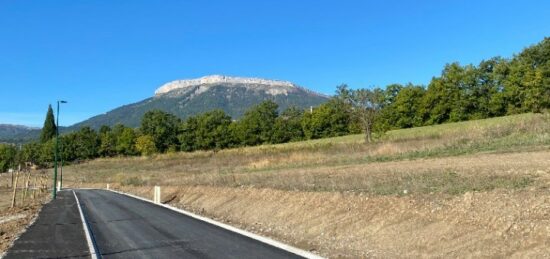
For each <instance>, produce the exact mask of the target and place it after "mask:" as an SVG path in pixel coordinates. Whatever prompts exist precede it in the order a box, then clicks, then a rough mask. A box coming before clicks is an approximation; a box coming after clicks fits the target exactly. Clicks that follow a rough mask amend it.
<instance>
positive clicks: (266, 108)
mask: <svg viewBox="0 0 550 259" xmlns="http://www.w3.org/2000/svg"><path fill="white" fill-rule="evenodd" d="M277 108H278V105H277V103H275V102H273V101H271V100H267V101H263V102H262V103H260V104H258V105H256V106H253V107H251V108H250V109H248V110H247V111H246V112H245V114H244V116H243V117H242V118H241V120H240V121H239V122H238V126H237V128H238V129H237V131H238V132H237V134H238V138H239V140H240V142H241V143H242V144H244V145H247V146H253V145H258V144H264V143H269V142H270V141H271V136H272V135H273V126H274V124H275V119H276V118H277Z"/></svg>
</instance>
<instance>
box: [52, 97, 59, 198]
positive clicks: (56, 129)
mask: <svg viewBox="0 0 550 259" xmlns="http://www.w3.org/2000/svg"><path fill="white" fill-rule="evenodd" d="M55 119H56V120H57V122H56V123H55V152H54V153H55V160H54V167H53V168H54V169H53V191H52V196H53V199H54V200H55V199H56V198H57V190H56V184H57V148H58V145H59V129H58V128H59V126H58V125H59V101H57V116H55Z"/></svg>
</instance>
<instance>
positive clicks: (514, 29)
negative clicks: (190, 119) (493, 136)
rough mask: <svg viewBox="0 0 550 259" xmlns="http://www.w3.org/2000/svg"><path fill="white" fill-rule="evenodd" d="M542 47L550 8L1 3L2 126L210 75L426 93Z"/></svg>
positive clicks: (65, 117)
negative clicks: (462, 71) (430, 86)
mask: <svg viewBox="0 0 550 259" xmlns="http://www.w3.org/2000/svg"><path fill="white" fill-rule="evenodd" d="M544 36H550V1H506V0H502V1H435V0H433V1H391V0H390V1H383V0H380V1H366V0H365V1H345V0H340V1H336V0H334V1H314V0H311V1H306V0H303V1H295V0H294V1H292V0H277V1H267V0H266V1H252V0H250V1H198V0H197V1H194V0H188V1H138V0H131V1H130V0H128V1H122V0H120V1H107V0H106V1H78V0H56V1H38V0H37V1H7V0H6V1H4V0H0V93H1V97H2V98H1V102H0V123H13V124H23V125H29V126H41V124H42V123H43V119H44V115H45V112H46V109H47V106H48V104H49V103H52V104H53V103H54V102H55V101H56V100H58V99H66V100H68V101H69V103H68V104H66V105H64V106H63V108H62V116H61V117H60V118H61V120H60V124H61V125H65V126H66V125H71V124H73V123H76V122H79V121H82V120H84V119H87V118H89V117H91V116H93V115H97V114H100V113H104V112H107V111H109V110H111V109H113V108H116V107H118V106H120V105H124V104H128V103H132V102H136V101H139V100H142V99H144V98H147V97H150V96H152V95H153V92H154V90H155V89H156V88H157V87H158V86H160V85H161V84H163V83H165V82H168V81H171V80H175V79H185V78H195V77H201V76H204V75H210V74H223V75H233V76H254V77H263V78H270V79H282V80H289V81H292V82H295V83H297V84H300V85H303V86H306V87H308V88H310V89H312V90H315V91H318V92H322V93H325V94H332V93H333V92H334V90H335V86H336V85H338V84H340V83H347V84H349V85H350V86H351V87H353V88H358V87H372V86H385V85H387V84H390V83H407V82H412V83H416V84H427V83H428V82H429V81H430V79H431V78H432V76H436V75H439V74H440V72H441V69H442V68H443V66H444V65H445V64H446V63H449V62H453V61H458V62H460V63H462V64H468V63H474V64H475V63H478V62H479V61H481V60H482V59H487V58H490V57H493V56H497V55H499V56H504V57H510V56H511V55H512V54H513V53H517V52H519V51H521V50H522V49H523V48H524V47H527V46H529V45H532V44H535V43H537V42H539V41H540V40H542V39H543V38H544Z"/></svg>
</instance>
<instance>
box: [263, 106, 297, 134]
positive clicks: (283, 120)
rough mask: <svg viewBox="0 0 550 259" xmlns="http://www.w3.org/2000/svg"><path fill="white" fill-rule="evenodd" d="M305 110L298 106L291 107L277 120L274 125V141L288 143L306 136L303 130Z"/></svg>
mask: <svg viewBox="0 0 550 259" xmlns="http://www.w3.org/2000/svg"><path fill="white" fill-rule="evenodd" d="M303 114H304V112H303V110H301V109H299V108H297V107H293V106H291V107H289V108H288V109H286V110H284V111H283V112H282V113H281V115H279V117H277V119H276V120H275V124H274V125H273V136H272V138H271V142H272V143H286V142H289V141H298V140H302V139H303V138H304V131H303V130H302V116H303Z"/></svg>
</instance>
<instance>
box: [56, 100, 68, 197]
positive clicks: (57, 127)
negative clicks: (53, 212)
mask: <svg viewBox="0 0 550 259" xmlns="http://www.w3.org/2000/svg"><path fill="white" fill-rule="evenodd" d="M60 103H67V102H66V101H57V116H56V117H55V119H56V120H57V122H56V123H55V162H54V169H53V192H52V196H53V198H54V199H55V198H57V189H56V186H55V185H56V184H57V157H58V154H57V153H58V152H59V104H60ZM60 188H61V186H60Z"/></svg>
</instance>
